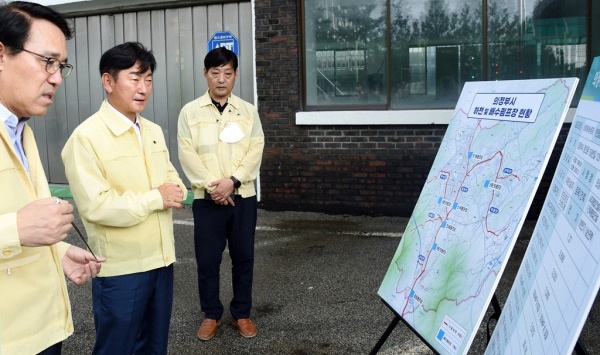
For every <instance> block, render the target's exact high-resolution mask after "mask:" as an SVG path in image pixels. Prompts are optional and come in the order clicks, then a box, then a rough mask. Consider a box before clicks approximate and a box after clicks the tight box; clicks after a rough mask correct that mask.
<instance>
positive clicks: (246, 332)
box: [231, 318, 258, 338]
mask: <svg viewBox="0 0 600 355" xmlns="http://www.w3.org/2000/svg"><path fill="white" fill-rule="evenodd" d="M231 321H232V322H233V325H235V326H236V327H237V329H238V332H240V334H241V335H242V336H243V337H245V338H252V337H255V336H256V333H257V332H258V331H257V330H256V326H255V325H254V322H252V319H250V318H242V319H238V320H236V319H235V318H231Z"/></svg>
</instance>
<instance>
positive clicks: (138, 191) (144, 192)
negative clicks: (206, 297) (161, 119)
mask: <svg viewBox="0 0 600 355" xmlns="http://www.w3.org/2000/svg"><path fill="white" fill-rule="evenodd" d="M155 67H156V60H155V59H154V55H153V54H152V52H150V51H148V50H147V49H146V48H144V46H143V45H142V44H140V43H136V42H127V43H123V44H121V45H118V46H115V47H113V48H111V49H109V50H108V51H106V52H105V53H104V54H103V55H102V57H101V58H100V75H101V77H102V84H103V86H104V89H105V91H106V93H107V99H106V100H105V101H104V102H103V103H102V105H101V106H100V110H99V111H98V112H96V113H95V114H94V115H92V116H91V117H89V118H88V119H86V120H85V121H84V122H83V123H81V125H79V126H78V127H77V128H76V129H75V131H74V132H73V134H72V135H71V137H70V138H69V140H68V141H67V144H66V145H65V148H64V149H63V151H62V158H63V162H64V163H65V172H66V175H67V179H68V180H69V184H70V186H71V191H72V193H73V198H74V199H75V202H76V203H77V206H78V210H79V214H80V216H81V219H82V220H83V223H84V225H85V228H86V230H87V233H88V236H89V240H90V246H91V248H92V250H94V251H97V252H98V253H100V254H102V255H104V256H106V258H107V261H106V262H105V263H104V265H103V268H102V275H101V276H102V277H98V278H96V279H94V280H93V282H92V298H93V307H94V323H95V326H96V344H95V346H94V350H93V354H110V355H115V354H133V353H135V354H166V353H167V343H168V335H169V323H170V319H171V308H172V304H173V262H175V241H174V236H173V220H172V218H173V216H172V208H173V207H174V208H181V206H182V203H183V200H184V199H185V197H186V194H187V189H186V188H185V186H184V185H183V182H182V181H181V179H180V178H179V175H178V174H177V171H176V170H175V168H174V167H173V165H172V164H171V162H170V160H169V151H168V149H167V145H166V143H165V139H164V134H163V131H162V128H161V127H160V126H159V125H157V124H155V123H153V122H151V121H149V120H147V119H145V118H143V117H141V116H140V113H141V112H142V111H143V110H144V107H145V106H146V103H147V102H148V99H149V98H150V94H151V92H152V73H153V72H154V69H155ZM124 315H126V316H124Z"/></svg>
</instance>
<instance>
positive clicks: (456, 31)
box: [34, 0, 600, 217]
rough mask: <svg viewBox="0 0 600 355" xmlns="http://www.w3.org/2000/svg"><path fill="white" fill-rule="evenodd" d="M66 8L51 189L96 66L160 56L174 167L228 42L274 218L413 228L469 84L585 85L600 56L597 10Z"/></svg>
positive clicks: (50, 126) (347, 0)
mask: <svg viewBox="0 0 600 355" xmlns="http://www.w3.org/2000/svg"><path fill="white" fill-rule="evenodd" d="M59 2H63V3H62V4H57V5H53V6H54V7H55V8H56V9H57V10H59V11H61V12H63V13H64V14H65V15H67V16H68V17H71V18H73V21H74V25H75V38H74V39H73V40H72V41H70V43H69V53H70V56H71V57H70V58H69V60H70V61H71V62H74V64H75V67H76V78H75V79H72V78H71V77H70V78H69V79H68V80H67V82H66V84H65V85H64V87H63V89H62V90H63V91H64V92H63V94H62V95H59V96H58V97H57V104H56V105H55V109H54V112H51V113H49V117H48V118H49V119H48V120H46V121H45V122H43V120H38V122H36V123H35V127H34V130H35V132H36V135H38V139H39V140H40V141H43V142H45V143H47V144H46V146H47V147H48V151H47V152H46V153H45V154H46V159H47V171H48V174H49V180H50V182H52V183H65V182H66V180H65V178H64V172H62V169H63V168H62V165H61V163H60V161H59V160H60V159H55V158H56V157H58V152H60V149H61V147H62V145H63V144H64V142H65V141H66V138H67V137H68V134H69V133H70V132H71V131H72V130H73V129H74V127H75V126H76V125H77V124H78V123H79V122H80V121H81V120H83V119H85V118H86V117H88V116H89V114H90V113H91V112H94V111H95V109H96V108H97V107H98V106H99V104H100V101H101V99H102V97H103V96H102V95H103V93H102V90H101V86H100V81H99V74H97V69H96V67H97V62H98V59H99V57H100V54H101V53H102V52H103V51H104V50H105V49H107V48H109V47H110V46H112V45H114V44H117V43H121V42H122V41H125V40H139V41H140V42H142V43H144V44H146V45H147V46H149V47H151V48H152V50H153V51H154V53H155V55H156V56H157V59H158V62H159V66H158V70H157V72H156V75H155V89H154V98H153V103H152V105H149V109H148V111H147V112H146V113H145V116H146V117H149V118H151V119H154V120H155V121H156V122H157V123H159V124H160V125H161V126H163V128H164V130H165V135H166V136H167V139H168V142H169V145H170V149H171V154H172V156H173V158H174V159H173V160H174V161H175V164H176V165H177V157H176V153H177V152H176V132H175V127H176V120H177V116H178V113H179V109H180V108H181V107H182V106H183V104H185V103H186V102H188V101H190V100H191V99H193V98H194V97H197V96H199V95H201V94H202V93H203V92H204V90H206V87H205V84H204V83H203V81H204V79H203V77H202V59H203V58H204V54H205V53H206V50H207V47H206V46H207V43H208V42H209V41H210V39H211V36H212V35H213V34H214V33H215V32H218V31H230V32H231V33H232V34H233V35H235V36H236V37H237V39H238V40H239V52H240V61H241V66H240V75H241V77H240V79H239V81H238V83H237V84H236V90H238V92H236V94H237V95H239V96H241V97H242V98H244V99H246V100H248V101H250V102H254V103H256V104H257V106H258V109H259V113H260V115H261V118H262V123H263V129H264V132H265V136H266V147H265V153H264V158H263V165H262V169H261V173H260V200H261V204H262V206H263V207H264V208H266V209H282V210H303V211H319V212H327V213H350V214H365V215H398V216H408V215H410V214H411V212H412V209H413V208H414V205H415V203H416V201H417V198H418V196H419V194H420V192H421V189H422V187H423V184H424V183H425V178H426V176H427V174H428V172H429V169H430V166H431V164H432V162H433V159H434V158H435V155H436V153H437V149H438V147H439V145H440V142H441V141H442V139H443V136H444V133H445V130H446V127H447V123H448V122H449V120H450V118H451V117H452V112H453V108H454V105H455V103H456V100H457V98H458V96H459V95H460V91H461V89H462V85H463V84H464V82H466V81H479V80H515V79H532V78H549V77H571V76H576V77H579V78H580V79H581V80H582V81H585V79H586V77H587V73H588V69H589V66H590V64H591V62H592V58H593V57H595V56H598V55H600V39H599V38H600V26H598V23H597V22H598V20H597V19H598V18H600V16H598V15H599V14H600V3H599V2H598V1H597V0H425V1H423V0H368V1H367V0H253V1H226V0H220V1H218V0H214V1H201V0H198V1H156V0H145V1H141V0H129V1H118V2H117V1H114V2H113V1H100V0H92V1H77V2H74V1H59ZM72 58H73V59H72ZM581 87H583V85H580V88H581ZM580 92H581V90H578V93H577V95H576V97H575V99H574V101H573V102H574V105H572V109H571V110H570V118H572V115H573V113H574V110H575V108H576V105H577V102H578V100H579V95H580ZM64 116H66V117H67V120H64V119H62V118H63V117H64ZM58 117H61V119H60V120H59V119H58ZM568 120H569V118H568ZM40 121H42V122H40ZM569 126H570V124H569V123H568V122H567V123H565V125H564V126H563V129H562V132H561V135H560V138H559V142H558V143H557V146H556V148H555V150H554V152H553V155H552V158H551V161H550V164H549V165H548V168H547V170H546V173H545V174H544V177H543V179H542V184H541V186H540V189H539V191H538V193H537V196H536V199H535V200H534V204H533V206H532V209H531V212H530V216H532V217H535V215H536V214H537V213H538V212H539V209H540V208H541V204H542V203H543V199H544V196H545V194H546V191H547V188H548V185H549V183H550V179H551V177H552V174H553V172H554V168H555V166H556V162H557V160H558V157H559V155H560V151H561V148H562V145H563V142H564V139H565V138H566V135H567V132H568V129H569ZM41 145H43V143H42V144H41Z"/></svg>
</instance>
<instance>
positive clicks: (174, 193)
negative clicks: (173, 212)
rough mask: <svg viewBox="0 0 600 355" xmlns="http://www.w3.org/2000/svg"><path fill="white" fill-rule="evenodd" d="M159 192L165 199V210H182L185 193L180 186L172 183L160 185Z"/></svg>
mask: <svg viewBox="0 0 600 355" xmlns="http://www.w3.org/2000/svg"><path fill="white" fill-rule="evenodd" d="M158 191H159V192H160V195H161V196H162V199H163V208H164V209H165V210H166V209H167V208H181V207H182V206H183V191H182V190H181V187H179V185H177V184H174V183H172V182H169V183H166V184H163V185H160V186H159V187H158Z"/></svg>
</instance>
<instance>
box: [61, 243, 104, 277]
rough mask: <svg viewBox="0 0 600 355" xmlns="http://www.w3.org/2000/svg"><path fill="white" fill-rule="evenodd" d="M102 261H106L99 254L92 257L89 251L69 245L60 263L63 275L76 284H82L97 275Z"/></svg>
mask: <svg viewBox="0 0 600 355" xmlns="http://www.w3.org/2000/svg"><path fill="white" fill-rule="evenodd" d="M96 260H98V261H96ZM103 261H106V258H103V257H100V256H96V258H94V255H93V254H92V253H90V252H89V251H87V250H85V249H81V248H79V247H76V246H74V245H71V246H70V247H69V249H67V252H66V253H65V256H63V258H62V260H61V263H62V267H63V271H64V272H65V276H66V277H68V278H69V280H71V281H73V283H75V284H76V285H83V284H84V283H86V282H87V281H89V280H91V279H93V278H94V277H96V275H98V273H99V272H100V268H101V267H102V265H101V264H100V263H101V262H103Z"/></svg>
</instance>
